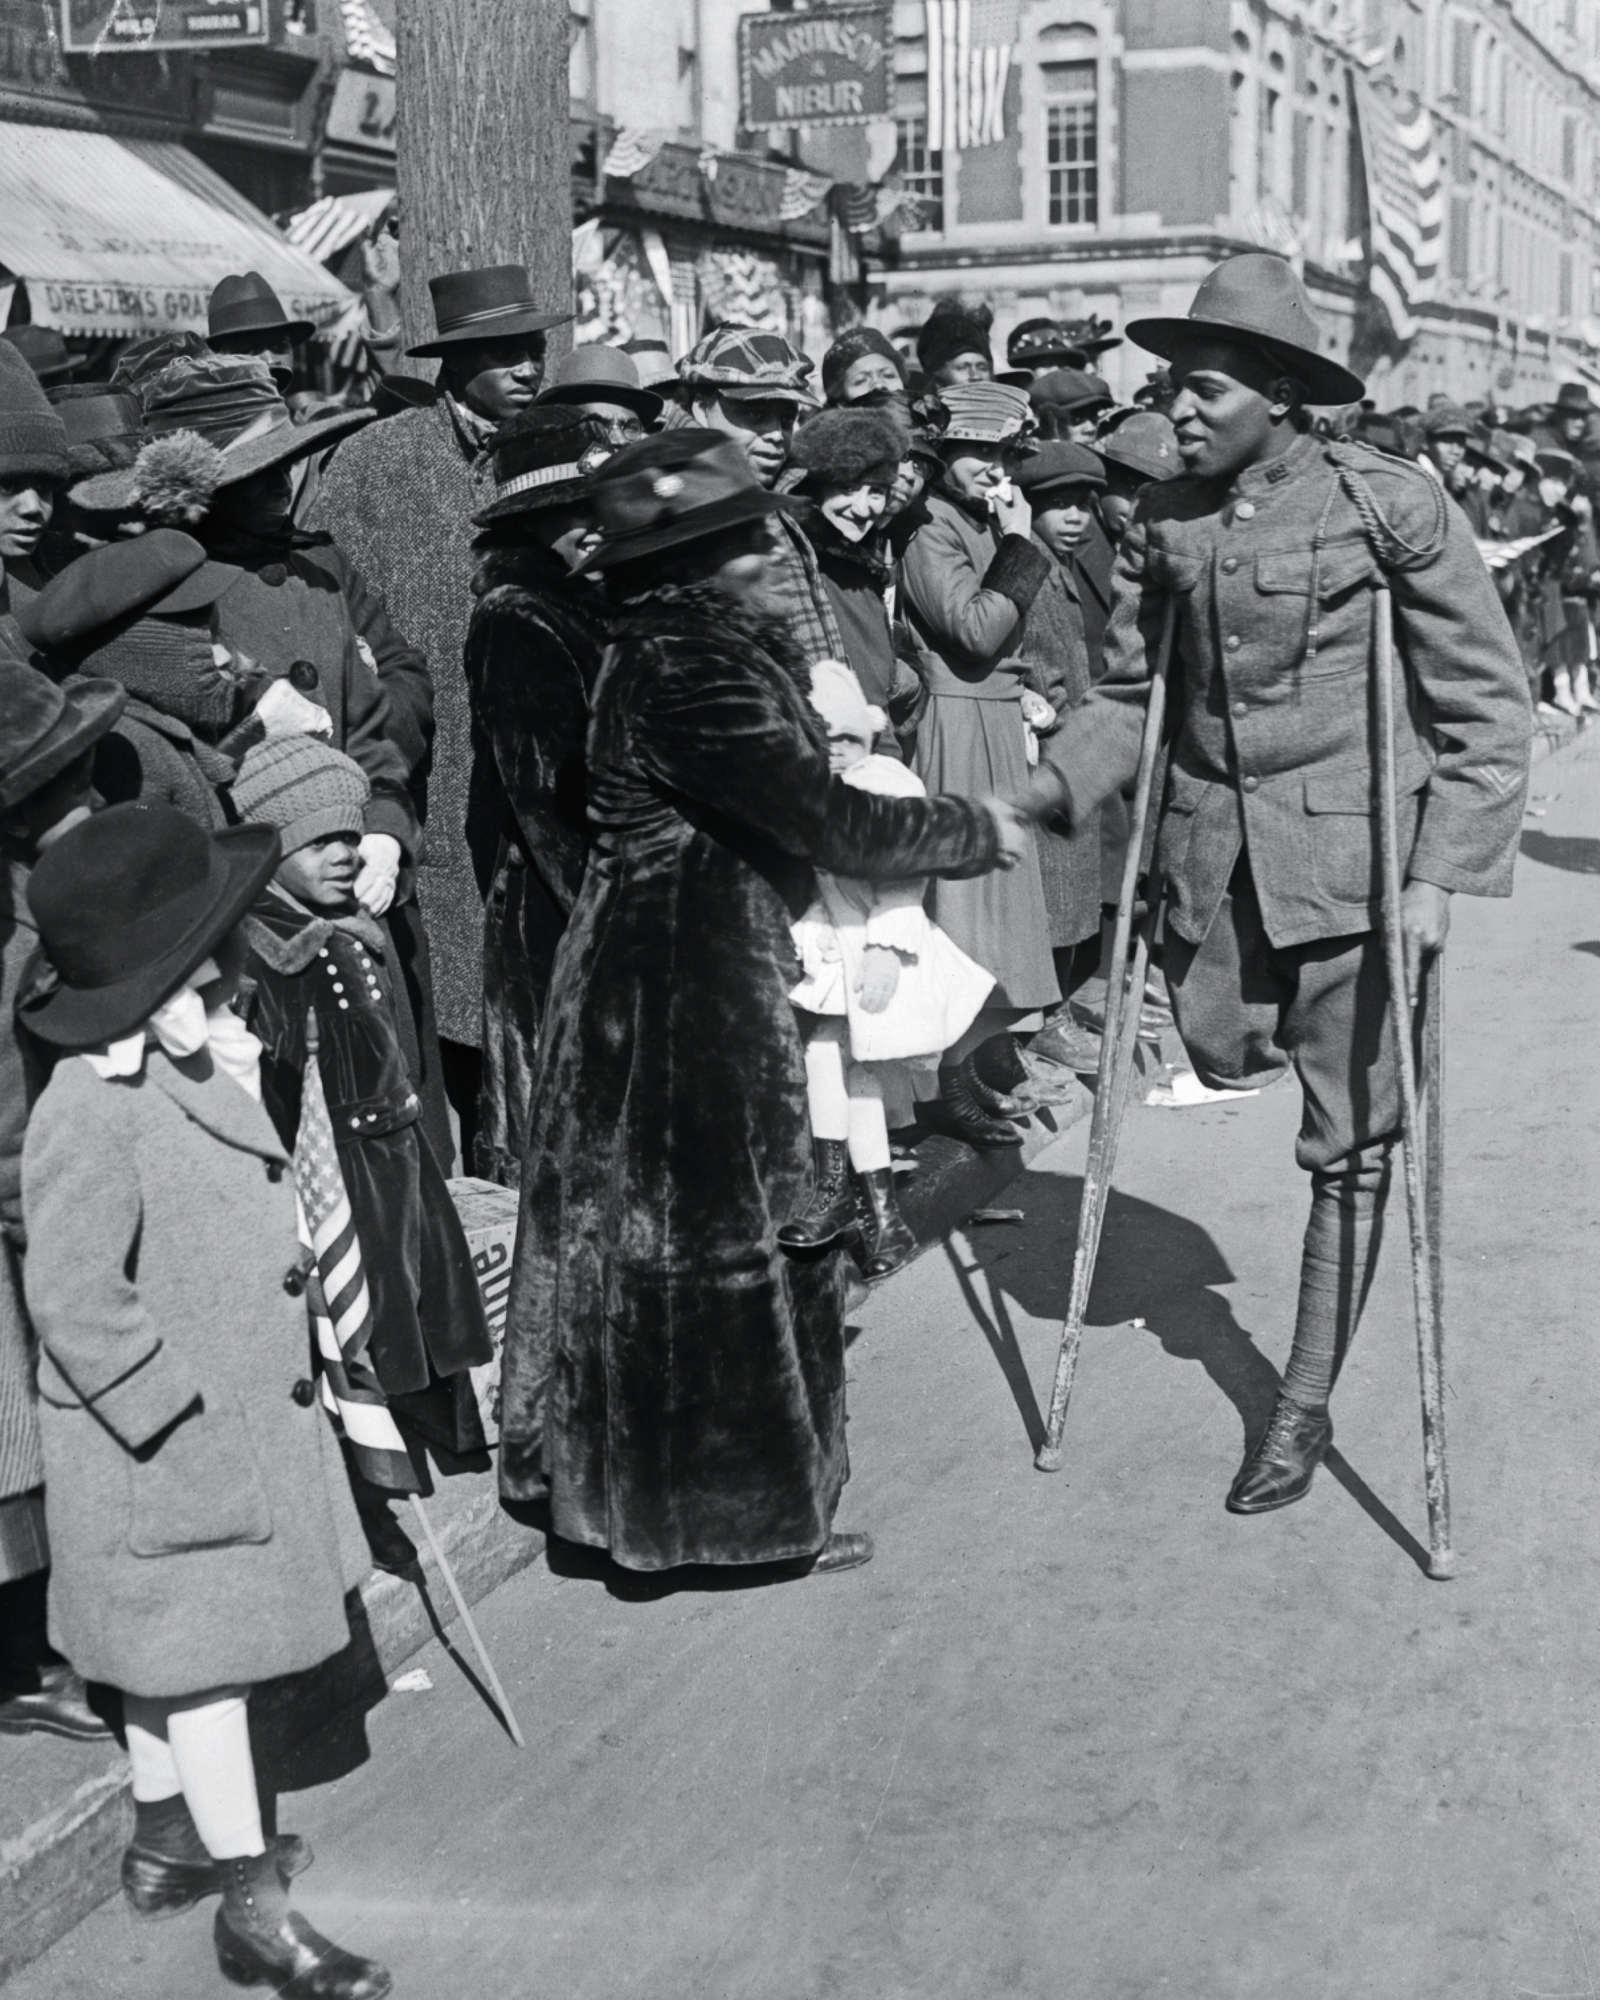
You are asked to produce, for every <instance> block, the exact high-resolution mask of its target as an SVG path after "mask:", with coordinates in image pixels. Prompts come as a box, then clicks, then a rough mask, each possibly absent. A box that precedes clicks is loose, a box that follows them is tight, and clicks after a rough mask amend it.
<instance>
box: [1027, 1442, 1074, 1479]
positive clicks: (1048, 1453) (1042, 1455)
mask: <svg viewBox="0 0 1600 2000" xmlns="http://www.w3.org/2000/svg"><path fill="white" fill-rule="evenodd" d="M1033 1462H1034V1465H1035V1466H1036V1467H1037V1468H1038V1470H1039V1471H1040V1472H1059V1471H1060V1470H1061V1468H1062V1466H1064V1465H1065V1464H1066V1462H1067V1454H1066V1453H1065V1452H1064V1451H1063V1450H1062V1448H1061V1446H1060V1445H1058V1444H1042V1445H1040V1447H1039V1449H1038V1450H1037V1451H1036V1452H1035V1453H1034V1454H1033Z"/></svg>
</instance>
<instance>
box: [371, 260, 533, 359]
mask: <svg viewBox="0 0 1600 2000" xmlns="http://www.w3.org/2000/svg"><path fill="white" fill-rule="evenodd" d="M428 290H429V292H430V293H431V295H432V297H433V323H434V325H435V327H436V328H437V329H438V331H437V332H436V333H435V334H434V336H433V338H432V340H425V341H423V342H422V343H421V344H420V345H419V346H417V347H408V348H407V349H406V352H407V354H448V353H449V352H450V350H451V348H452V347H462V346H467V345H471V344H472V343H474V342H476V341H482V340H508V339H510V338H511V336H512V335H513V334H518V333H526V334H532V333H548V332H549V330H550V328H551V327H553V326H564V325H565V324H566V322H567V321H568V320H569V319H571V318H572V314H571V313H569V312H548V311H546V310H545V308H544V307H543V306H541V305H540V304H539V302H538V300H537V299H536V298H535V297H534V295H533V280H532V279H531V278H530V277H529V276H528V273H527V270H526V268H525V267H524V266H523V265H521V264H488V265H485V266H484V268H483V269H482V270H479V271H446V272H445V273H444V274H443V275H442V276H441V277H437V278H430V279H429V280H428Z"/></svg>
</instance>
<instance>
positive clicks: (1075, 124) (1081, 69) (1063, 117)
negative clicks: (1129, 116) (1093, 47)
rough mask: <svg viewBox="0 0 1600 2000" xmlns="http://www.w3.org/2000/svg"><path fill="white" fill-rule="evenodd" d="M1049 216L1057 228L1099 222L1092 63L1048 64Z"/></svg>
mask: <svg viewBox="0 0 1600 2000" xmlns="http://www.w3.org/2000/svg"><path fill="white" fill-rule="evenodd" d="M1042 76H1043V81H1044V120H1045V128H1044V139H1045V194H1046V204H1047V206H1046V217H1047V220H1048V221H1049V222H1051V223H1052V224H1056V225H1061V224H1066V225H1072V224H1080V225H1081V224H1085V223H1090V224H1092V223H1096V222H1098V221H1099V220H1100V102H1099V79H1098V75H1097V66H1096V65H1095V64H1094V63H1092V62H1073V63H1046V64H1045V65H1044V67H1043V70H1042Z"/></svg>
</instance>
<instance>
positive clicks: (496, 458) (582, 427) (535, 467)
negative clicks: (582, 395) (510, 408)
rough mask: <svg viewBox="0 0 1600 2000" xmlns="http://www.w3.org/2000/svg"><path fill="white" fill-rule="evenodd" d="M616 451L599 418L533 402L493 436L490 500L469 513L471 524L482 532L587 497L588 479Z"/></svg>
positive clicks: (563, 406) (561, 406)
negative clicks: (493, 524) (494, 523)
mask: <svg viewBox="0 0 1600 2000" xmlns="http://www.w3.org/2000/svg"><path fill="white" fill-rule="evenodd" d="M616 450H617V447H616V446H615V445H614V444H612V442H611V439H610V435H609V433H608V431H607V429H606V424H605V421H604V419H603V418H601V417H592V416H589V415H588V414H587V413H586V412H585V411H583V410H573V409H569V408H567V407H566V406H565V405H564V404H561V403H555V404H542V405H541V404H540V403H535V404H534V405H533V406H532V408H531V409H528V410H524V411H522V412H521V413H519V414H518V415H517V416H515V417H513V418H512V419H511V421H510V423H509V424H506V425H505V426H504V427H503V428H502V429H501V430H500V431H499V433H498V434H497V435H496V437H495V441H494V453H493V457H492V459H491V461H490V463H491V466H492V469H493V472H494V498H493V499H492V500H491V501H490V502H489V504H488V506H487V507H483V508H480V509H479V511H478V512H477V513H476V514H474V515H473V517H472V519H473V523H474V525H475V526H477V527H480V528H486V527H488V525H489V524H490V522H491V521H503V520H505V519H506V517H507V516H508V515H512V514H536V513H541V512H542V511H543V510H544V509H545V508H547V507H566V506H570V505H571V503H572V502H573V501H575V500H581V499H583V498H584V497H585V496H586V495H587V494H588V492H589V486H590V481H591V480H592V479H593V477H594V475H595V474H596V473H597V472H598V471H599V470H600V468H601V466H603V465H604V464H605V463H606V461H607V460H608V459H610V458H611V457H613V456H614V454H615V452H616Z"/></svg>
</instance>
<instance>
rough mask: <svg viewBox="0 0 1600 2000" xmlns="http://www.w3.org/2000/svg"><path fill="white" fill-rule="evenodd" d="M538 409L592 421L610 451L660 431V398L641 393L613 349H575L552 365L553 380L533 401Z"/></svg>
mask: <svg viewBox="0 0 1600 2000" xmlns="http://www.w3.org/2000/svg"><path fill="white" fill-rule="evenodd" d="M534 401H535V404H536V405H537V406H538V407H540V408H548V407H552V406H554V407H559V408H562V409H568V410H576V411H579V412H581V413H582V414H583V415H585V416H591V417H595V418H597V419H598V420H599V421H600V422H601V423H602V424H604V425H605V428H606V436H607V438H608V439H609V440H610V442H611V443H612V444H614V445H618V446H620V445H625V444H635V443H637V442H638V440H639V439H640V438H642V437H643V436H644V434H645V432H646V431H653V430H657V429H659V428H660V423H661V410H662V402H661V398H660V397H659V396H658V395H656V394H655V393H654V392H653V391H652V390H649V389H645V388H642V387H641V386H640V382H639V370H638V367H637V365H636V364H635V362H634V359H633V356H632V355H631V354H624V353H623V351H622V349H621V348H619V347H598V346H596V347H575V348H574V349H573V350H572V352H571V353H570V354H569V355H567V357H566V358H565V359H564V360H562V361H559V362H557V364H556V372H555V380H554V381H553V382H551V384H550V386H549V387H548V388H547V389H541V390H540V392H539V394H538V395H537V396H536V397H535V398H534Z"/></svg>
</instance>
